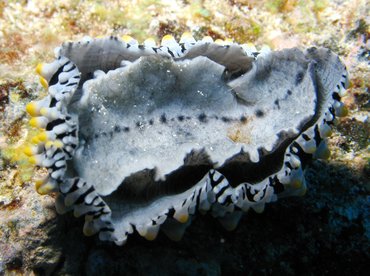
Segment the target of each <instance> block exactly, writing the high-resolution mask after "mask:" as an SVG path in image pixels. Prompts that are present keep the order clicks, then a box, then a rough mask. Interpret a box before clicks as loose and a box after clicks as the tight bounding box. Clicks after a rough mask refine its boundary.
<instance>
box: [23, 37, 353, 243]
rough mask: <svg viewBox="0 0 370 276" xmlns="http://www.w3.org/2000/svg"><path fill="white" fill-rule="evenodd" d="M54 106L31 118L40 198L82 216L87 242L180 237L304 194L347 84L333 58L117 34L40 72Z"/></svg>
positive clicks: (84, 44) (68, 49) (86, 44)
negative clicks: (199, 224)
mask: <svg viewBox="0 0 370 276" xmlns="http://www.w3.org/2000/svg"><path fill="white" fill-rule="evenodd" d="M38 72H39V73H40V74H41V76H42V78H43V79H44V80H46V81H47V82H48V92H49V95H48V96H47V97H45V98H44V99H42V100H40V101H37V102H32V103H30V104H29V105H28V106H27V110H28V112H29V113H30V115H31V116H33V118H32V119H31V124H32V125H34V126H37V127H39V128H41V129H43V131H42V133H41V134H39V136H38V137H36V138H37V139H36V140H37V143H36V145H35V147H34V148H33V149H32V150H31V151H30V152H31V153H32V155H33V156H32V157H31V158H32V159H33V161H34V162H35V163H37V165H39V166H41V167H45V168H47V169H48V175H47V177H45V178H44V179H42V180H38V182H37V189H38V191H39V192H40V193H48V192H57V193H58V198H57V202H56V206H57V210H58V211H59V212H60V213H64V212H66V211H68V210H73V211H74V214H75V215H76V216H82V215H83V216H84V217H85V225H84V233H85V234H86V235H91V234H95V233H99V237H100V239H101V240H109V241H113V242H115V243H116V244H119V245H121V244H123V243H125V241H126V240H127V237H128V235H129V234H131V233H133V232H134V231H136V232H138V233H139V234H140V235H142V236H144V237H145V238H147V239H149V240H151V239H154V238H155V237H156V235H157V233H158V231H159V229H161V230H163V231H164V232H165V233H166V234H167V235H168V236H169V237H170V238H171V239H174V240H178V239H180V238H181V236H182V235H183V233H184V230H185V228H186V227H187V226H188V225H189V223H190V221H191V217H192V216H194V215H196V214H197V213H198V212H200V213H202V214H203V213H206V212H209V213H211V214H212V216H214V217H216V218H218V219H219V220H220V222H221V224H222V225H223V226H225V228H227V229H230V230H231V229H234V228H235V227H236V226H237V224H238V222H239V219H240V217H241V215H242V214H243V212H246V211H248V210H249V209H250V208H252V209H254V210H255V211H257V212H262V211H263V209H264V206H265V204H266V203H269V202H272V201H276V200H277V199H278V198H281V197H283V196H291V195H301V194H303V193H304V192H305V190H306V184H305V179H304V174H303V170H304V168H305V165H306V164H307V162H308V161H309V160H310V159H312V158H325V157H326V156H327V155H328V149H327V146H326V142H325V138H326V137H327V136H328V135H330V131H331V126H332V125H333V124H334V122H335V117H336V116H342V115H344V113H345V108H344V106H343V104H342V103H341V102H340V98H341V96H343V95H344V92H345V88H346V86H347V72H346V69H345V66H344V65H343V64H342V62H341V61H340V60H339V58H338V57H337V56H336V55H335V54H334V53H332V52H331V51H330V50H328V49H324V48H319V49H317V48H310V49H307V50H305V51H301V50H299V49H296V48H295V49H286V50H283V51H275V52H274V51H267V50H264V51H261V52H258V51H256V50H253V49H251V48H248V47H247V46H245V45H238V44H224V45H220V44H217V43H214V42H212V41H210V40H208V39H205V40H200V41H195V40H194V39H193V38H189V37H185V38H183V39H182V40H181V41H180V43H177V42H176V41H175V40H174V39H172V38H168V37H167V38H166V39H164V40H163V42H162V46H156V45H154V44H152V43H150V42H146V43H144V44H143V45H139V44H138V43H137V42H136V41H135V40H131V41H123V40H120V39H118V38H116V37H110V38H104V39H91V38H85V39H83V40H82V41H80V42H76V43H65V44H63V45H62V46H61V47H60V48H58V49H57V50H56V60H55V61H53V62H52V63H49V64H45V65H43V66H39V67H38Z"/></svg>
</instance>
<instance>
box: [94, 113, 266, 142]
mask: <svg viewBox="0 0 370 276" xmlns="http://www.w3.org/2000/svg"><path fill="white" fill-rule="evenodd" d="M263 115H264V113H263V112H262V111H261V110H257V111H256V116H257V117H262V116H263ZM196 118H197V120H198V121H199V122H201V123H208V121H209V120H212V119H214V120H221V121H222V122H224V123H229V122H236V121H239V122H241V123H246V122H247V120H248V119H247V117H245V116H244V115H242V116H240V118H239V119H234V118H231V117H227V116H221V117H219V116H217V115H212V116H207V115H206V114H205V113H201V114H199V115H198V116H197V117H196ZM192 119H193V118H192V117H190V116H184V115H178V116H177V117H176V118H171V119H168V118H167V116H166V114H165V113H163V114H162V115H161V116H160V118H159V122H160V123H161V124H167V123H168V122H169V121H171V122H174V121H176V120H177V121H178V122H184V121H189V120H192ZM145 124H146V122H144V121H137V122H136V123H135V126H136V128H142V127H143V126H144V125H145ZM147 124H149V125H154V119H150V120H149V121H148V123H147ZM130 130H131V129H130V127H128V126H119V125H116V126H114V128H113V130H111V131H110V132H109V133H107V132H101V133H96V134H95V135H94V138H95V139H97V138H99V137H101V136H103V137H108V136H110V137H113V133H114V132H115V133H120V132H125V133H128V132H130Z"/></svg>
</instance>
